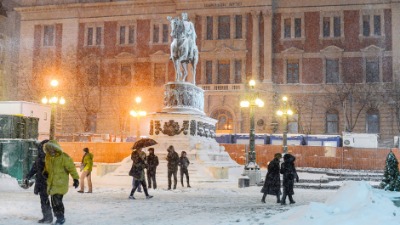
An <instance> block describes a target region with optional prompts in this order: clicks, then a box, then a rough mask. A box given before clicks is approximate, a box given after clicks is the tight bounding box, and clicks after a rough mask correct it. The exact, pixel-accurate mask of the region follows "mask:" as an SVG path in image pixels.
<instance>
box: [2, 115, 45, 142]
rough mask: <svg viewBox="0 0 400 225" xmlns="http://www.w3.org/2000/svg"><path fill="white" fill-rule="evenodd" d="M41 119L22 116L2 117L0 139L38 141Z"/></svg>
mask: <svg viewBox="0 0 400 225" xmlns="http://www.w3.org/2000/svg"><path fill="white" fill-rule="evenodd" d="M38 126H39V118H36V117H27V116H20V115H0V139H1V138H13V139H15V138H19V139H37V138H38V137H39V133H38Z"/></svg>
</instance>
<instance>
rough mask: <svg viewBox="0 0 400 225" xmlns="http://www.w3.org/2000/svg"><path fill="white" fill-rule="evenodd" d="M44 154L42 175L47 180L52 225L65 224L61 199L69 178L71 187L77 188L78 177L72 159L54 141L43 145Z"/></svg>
mask: <svg viewBox="0 0 400 225" xmlns="http://www.w3.org/2000/svg"><path fill="white" fill-rule="evenodd" d="M44 150H45V152H46V157H45V169H44V172H43V173H44V174H47V175H48V178H47V194H48V195H50V199H51V206H52V207H53V213H54V216H55V217H56V218H57V220H56V223H55V224H54V225H61V224H64V223H65V217H64V211H65V209H64V204H63V201H62V199H63V197H64V195H65V194H66V193H67V192H68V183H69V177H68V175H71V176H72V178H73V179H74V184H73V186H74V187H75V188H78V186H79V180H78V179H79V175H78V172H77V171H76V168H75V164H74V161H72V158H71V157H70V156H69V155H68V154H66V153H65V152H63V150H62V148H61V146H60V145H59V144H58V143H57V141H55V140H50V141H49V142H47V143H46V144H45V145H44Z"/></svg>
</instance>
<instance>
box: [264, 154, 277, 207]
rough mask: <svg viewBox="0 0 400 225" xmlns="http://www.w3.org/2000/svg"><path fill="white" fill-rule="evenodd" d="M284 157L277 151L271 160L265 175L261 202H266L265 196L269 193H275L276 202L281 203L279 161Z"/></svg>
mask: <svg viewBox="0 0 400 225" xmlns="http://www.w3.org/2000/svg"><path fill="white" fill-rule="evenodd" d="M281 158H282V154H281V153H276V154H275V156H274V159H273V160H271V162H269V164H268V172H267V175H266V176H265V181H264V186H263V187H262V189H261V192H262V193H264V194H263V196H262V198H261V202H262V203H265V198H266V197H267V194H269V195H275V196H276V202H277V203H280V202H281V201H280V195H281V194H282V193H281V174H280V173H279V161H280V159H281Z"/></svg>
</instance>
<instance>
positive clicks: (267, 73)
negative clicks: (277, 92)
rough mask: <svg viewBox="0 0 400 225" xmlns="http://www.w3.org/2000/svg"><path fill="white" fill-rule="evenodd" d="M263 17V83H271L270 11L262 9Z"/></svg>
mask: <svg viewBox="0 0 400 225" xmlns="http://www.w3.org/2000/svg"><path fill="white" fill-rule="evenodd" d="M262 15H263V19H264V80H263V82H264V83H272V16H273V14H272V12H271V10H263V11H262Z"/></svg>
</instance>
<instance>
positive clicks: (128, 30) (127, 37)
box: [119, 25, 135, 45]
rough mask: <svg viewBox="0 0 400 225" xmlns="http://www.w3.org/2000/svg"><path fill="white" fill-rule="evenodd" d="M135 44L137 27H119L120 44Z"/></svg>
mask: <svg viewBox="0 0 400 225" xmlns="http://www.w3.org/2000/svg"><path fill="white" fill-rule="evenodd" d="M134 43H135V26H134V25H121V26H120V27H119V44H120V45H132V44H134Z"/></svg>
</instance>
